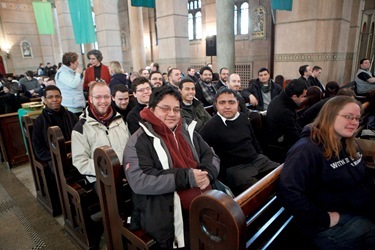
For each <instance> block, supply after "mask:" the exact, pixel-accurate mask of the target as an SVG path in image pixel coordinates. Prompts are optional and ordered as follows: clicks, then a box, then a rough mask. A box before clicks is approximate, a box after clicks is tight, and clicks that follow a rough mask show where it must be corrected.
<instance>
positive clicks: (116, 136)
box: [72, 108, 129, 183]
mask: <svg viewBox="0 0 375 250" xmlns="http://www.w3.org/2000/svg"><path fill="white" fill-rule="evenodd" d="M88 114H89V113H88V108H86V110H85V112H84V113H83V114H82V115H81V116H80V119H79V121H78V122H77V124H76V125H75V126H74V129H73V131H72V157H73V165H74V166H75V167H76V168H77V169H78V171H79V172H80V173H81V174H82V175H85V176H86V178H87V179H88V180H89V182H91V183H92V182H95V181H96V175H95V165H94V151H95V149H96V148H97V147H101V146H106V145H108V146H111V147H112V148H113V150H114V151H115V152H116V154H117V156H118V158H119V159H120V162H121V163H122V154H123V152H124V148H125V145H126V142H127V141H128V138H129V131H128V127H127V126H126V123H125V122H124V120H123V119H122V116H121V115H120V114H118V113H116V114H115V116H114V117H112V119H111V122H110V123H109V126H108V127H106V126H105V125H103V124H101V123H100V122H98V121H97V120H96V119H94V118H93V117H91V116H90V115H88Z"/></svg>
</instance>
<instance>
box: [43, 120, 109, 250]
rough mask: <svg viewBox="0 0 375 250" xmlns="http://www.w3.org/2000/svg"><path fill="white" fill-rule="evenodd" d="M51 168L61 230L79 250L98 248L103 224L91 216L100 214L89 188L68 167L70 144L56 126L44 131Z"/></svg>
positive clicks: (96, 200) (95, 195) (97, 202)
mask: <svg viewBox="0 0 375 250" xmlns="http://www.w3.org/2000/svg"><path fill="white" fill-rule="evenodd" d="M48 140H49V144H50V150H51V156H52V162H53V166H54V168H55V176H56V182H57V187H58V190H59V195H60V199H61V201H62V211H63V215H64V222H65V223H64V228H65V230H66V231H67V232H68V234H69V236H71V237H72V238H73V239H74V240H75V241H76V242H77V243H78V244H79V245H80V246H81V247H82V248H83V249H98V247H99V243H100V239H101V235H102V232H103V225H102V222H101V220H100V221H94V220H93V219H92V216H93V215H95V214H97V213H98V212H100V204H99V198H98V196H97V194H96V193H95V190H94V189H93V187H88V186H87V180H86V178H85V177H84V176H82V175H81V174H80V173H79V172H78V170H77V168H75V167H74V166H73V164H72V158H71V142H70V141H68V142H66V141H65V139H64V136H63V134H62V132H61V130H60V128H59V127H57V126H52V127H49V128H48Z"/></svg>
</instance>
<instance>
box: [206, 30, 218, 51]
mask: <svg viewBox="0 0 375 250" xmlns="http://www.w3.org/2000/svg"><path fill="white" fill-rule="evenodd" d="M206 56H216V35H215V36H208V37H206Z"/></svg>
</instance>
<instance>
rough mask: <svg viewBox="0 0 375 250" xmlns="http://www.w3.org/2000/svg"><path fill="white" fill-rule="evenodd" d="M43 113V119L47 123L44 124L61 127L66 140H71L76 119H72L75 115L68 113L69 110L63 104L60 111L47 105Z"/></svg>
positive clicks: (46, 126)
mask: <svg viewBox="0 0 375 250" xmlns="http://www.w3.org/2000/svg"><path fill="white" fill-rule="evenodd" d="M41 115H42V116H43V117H44V119H43V120H44V122H45V123H46V124H44V127H45V128H48V127H50V126H58V127H60V129H61V132H62V133H63V135H64V138H65V140H66V141H70V139H71V133H72V130H73V127H74V125H75V124H76V121H75V120H74V119H72V118H73V117H72V116H71V115H69V114H68V111H67V110H66V109H65V108H64V107H63V106H61V108H60V110H58V111H55V110H52V109H50V108H48V107H45V108H44V109H43V111H42V114H41ZM47 143H48V142H47ZM47 145H48V144H47Z"/></svg>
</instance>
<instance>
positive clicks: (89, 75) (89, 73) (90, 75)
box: [83, 64, 111, 91]
mask: <svg viewBox="0 0 375 250" xmlns="http://www.w3.org/2000/svg"><path fill="white" fill-rule="evenodd" d="M100 78H101V79H103V80H104V81H105V82H106V83H107V84H109V81H111V75H110V74H109V68H108V66H105V65H104V64H102V67H101V70H100ZM95 80H96V79H95V72H94V67H89V68H87V69H86V71H85V77H84V81H83V90H84V91H88V84H89V82H91V81H95Z"/></svg>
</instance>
